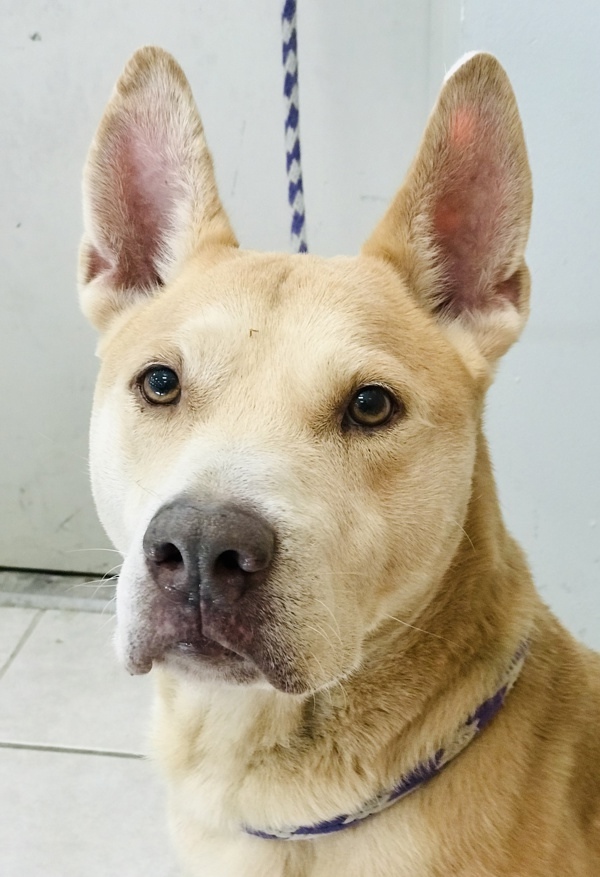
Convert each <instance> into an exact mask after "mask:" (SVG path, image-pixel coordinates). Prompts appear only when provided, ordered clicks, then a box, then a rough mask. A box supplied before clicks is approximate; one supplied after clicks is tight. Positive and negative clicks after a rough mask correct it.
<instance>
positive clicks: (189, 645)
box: [166, 636, 243, 659]
mask: <svg viewBox="0 0 600 877" xmlns="http://www.w3.org/2000/svg"><path fill="white" fill-rule="evenodd" d="M166 651H171V652H173V651H174V652H177V653H178V654H180V655H182V656H185V655H189V656H190V657H193V658H196V657H200V658H226V659H227V658H242V657H243V656H242V655H240V654H238V653H237V652H235V651H234V650H233V649H229V648H227V647H226V646H222V645H221V643H218V642H217V641H216V640H212V639H209V638H208V637H206V636H203V637H202V640H201V641H196V642H192V641H190V640H180V641H179V642H176V643H173V645H171V646H170V647H169V648H168V649H167V650H166Z"/></svg>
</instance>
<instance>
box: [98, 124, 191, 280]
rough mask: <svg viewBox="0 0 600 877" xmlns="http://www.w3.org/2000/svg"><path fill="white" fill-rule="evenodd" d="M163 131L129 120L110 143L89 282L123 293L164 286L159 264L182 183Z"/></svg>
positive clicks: (101, 175) (102, 167)
mask: <svg viewBox="0 0 600 877" xmlns="http://www.w3.org/2000/svg"><path fill="white" fill-rule="evenodd" d="M158 128H159V126H158V125H156V126H153V125H152V120H150V119H147V120H143V121H141V120H136V119H131V118H128V119H127V120H126V123H125V124H121V125H120V126H119V127H118V128H116V129H115V130H114V131H113V132H111V136H110V137H109V138H107V142H106V143H105V145H104V147H103V149H104V153H103V154H101V155H100V156H99V162H98V169H97V177H96V180H97V187H96V189H95V190H94V191H93V192H92V197H91V209H92V215H93V218H94V223H95V227H96V233H97V234H96V237H97V241H98V245H99V246H98V248H93V249H92V251H91V252H90V254H89V258H88V275H89V276H88V278H87V280H88V281H89V280H92V279H93V278H94V277H96V276H99V275H100V274H102V275H103V277H104V279H105V281H106V282H107V283H109V284H110V285H111V286H113V287H115V288H118V289H136V288H137V289H148V288H152V287H155V286H157V285H160V284H162V278H161V276H160V274H159V270H158V263H159V259H160V256H161V251H162V249H163V246H164V243H165V240H166V238H167V236H168V234H169V233H170V231H171V228H172V223H173V216H174V212H175V206H176V201H177V199H178V198H181V194H182V183H181V180H180V179H178V176H177V173H176V171H177V157H176V155H175V154H174V150H173V145H172V144H169V143H167V138H166V136H165V135H162V136H161V132H160V131H159V130H157V129H158ZM169 147H171V149H170V148H169Z"/></svg>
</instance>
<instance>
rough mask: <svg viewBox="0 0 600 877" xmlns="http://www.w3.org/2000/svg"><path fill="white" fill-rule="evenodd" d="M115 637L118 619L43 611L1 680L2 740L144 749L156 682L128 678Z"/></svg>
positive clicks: (93, 747) (69, 745)
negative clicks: (118, 658)
mask: <svg viewBox="0 0 600 877" xmlns="http://www.w3.org/2000/svg"><path fill="white" fill-rule="evenodd" d="M6 611H8V610H6V609H2V610H0V614H3V613H4V612H6ZM113 633H114V616H111V615H108V616H102V615H95V614H91V613H84V612H65V611H52V610H49V611H46V612H44V615H43V617H42V618H41V620H40V621H39V623H38V624H37V626H36V627H35V629H34V630H33V632H32V634H31V636H30V637H29V639H28V640H27V642H26V643H25V644H24V646H23V648H22V649H21V651H20V652H19V654H18V656H17V657H16V659H15V660H14V661H13V662H12V663H11V665H10V666H9V668H8V669H7V671H6V673H5V674H4V677H3V678H2V679H1V680H0V741H13V742H14V741H17V742H25V743H36V744H45V745H58V746H68V747H76V748H92V749H108V750H118V751H126V752H145V751H146V746H145V735H146V729H147V726H148V718H149V712H150V702H151V696H152V691H151V689H152V684H151V680H150V679H149V678H148V677H130V676H128V675H127V673H126V672H125V670H123V668H122V667H121V666H120V665H119V663H118V662H117V659H116V657H115V654H114V648H113V645H112V642H111V639H112V636H113Z"/></svg>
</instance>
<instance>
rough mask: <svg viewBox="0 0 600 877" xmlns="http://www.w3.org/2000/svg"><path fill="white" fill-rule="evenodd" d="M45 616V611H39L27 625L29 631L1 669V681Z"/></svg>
mask: <svg viewBox="0 0 600 877" xmlns="http://www.w3.org/2000/svg"><path fill="white" fill-rule="evenodd" d="M43 614H44V610H43V609H38V610H37V612H36V613H35V615H34V616H33V618H32V619H31V621H30V622H29V624H28V625H27V629H26V631H25V633H24V634H23V635H22V636H21V638H20V639H19V641H18V643H17V644H16V646H15V647H14V649H13V650H12V652H11V653H10V655H9V656H8V658H7V659H6V661H5V663H4V665H3V666H2V667H0V679H2V678H3V677H4V675H5V673H6V671H7V670H8V668H9V667H10V666H11V664H12V663H13V662H14V660H15V658H16V657H17V655H18V654H19V652H20V651H21V649H22V648H23V646H24V645H25V643H26V642H27V640H28V639H29V637H30V636H31V634H32V633H33V631H34V630H35V629H36V627H37V626H38V624H39V622H40V620H41V618H42V615H43Z"/></svg>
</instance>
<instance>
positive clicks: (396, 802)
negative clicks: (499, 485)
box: [80, 48, 600, 877]
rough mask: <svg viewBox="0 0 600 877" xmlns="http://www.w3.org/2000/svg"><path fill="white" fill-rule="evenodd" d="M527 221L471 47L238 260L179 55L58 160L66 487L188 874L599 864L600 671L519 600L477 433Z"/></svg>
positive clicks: (503, 113) (506, 336) (585, 869)
mask: <svg viewBox="0 0 600 877" xmlns="http://www.w3.org/2000/svg"><path fill="white" fill-rule="evenodd" d="M530 210H531V187H530V174H529V168H528V163H527V156H526V151H525V145H524V141H523V134H522V130H521V125H520V121H519V116H518V111H517V107H516V103H515V100H514V96H513V93H512V91H511V88H510V85H509V82H508V80H507V77H506V75H505V73H504V71H503V70H502V68H501V67H500V65H499V64H498V62H497V61H496V60H495V59H494V58H492V57H490V56H489V55H476V56H474V57H471V58H470V59H468V60H467V61H465V62H464V63H463V64H462V65H461V66H459V67H458V68H456V70H455V71H454V72H453V73H452V74H451V75H450V76H449V77H448V78H447V80H446V82H445V84H444V87H443V90H442V93H441V96H440V98H439V101H438V103H437V105H436V107H435V109H434V111H433V114H432V116H431V119H430V122H429V124H428V127H427V130H426V132H425V137H424V140H423V143H422V146H421V148H420V150H419V153H418V155H417V158H416V160H415V162H414V164H413V166H412V168H411V170H410V172H409V174H408V177H407V180H406V182H405V184H404V186H403V188H402V189H401V190H400V192H399V193H398V195H397V196H396V198H395V200H394V201H393V202H392V205H391V207H390V209H389V210H388V212H387V214H386V215H385V217H384V218H383V220H382V222H381V223H380V225H379V226H378V227H377V229H376V230H375V232H374V234H373V235H372V237H371V238H370V239H369V240H368V241H367V243H366V244H365V246H364V248H363V251H362V253H361V255H360V256H358V257H357V258H336V259H330V260H324V259H321V258H317V257H314V256H307V255H302V256H288V255H279V254H266V255H264V254H258V253H252V252H243V251H240V250H239V249H238V248H237V243H236V239H235V237H234V234H233V232H232V230H231V227H230V225H229V222H228V219H227V217H226V215H225V213H224V211H223V208H222V206H221V203H220V201H219V197H218V194H217V191H216V187H215V181H214V176H213V169H212V162H211V158H210V155H209V153H208V151H207V148H206V144H205V141H204V135H203V131H202V126H201V123H200V119H199V117H198V114H197V110H196V107H195V105H194V102H193V98H192V95H191V92H190V89H189V86H188V84H187V82H186V80H185V78H184V76H183V74H182V72H181V70H180V69H179V67H178V66H177V65H176V63H175V62H174V61H173V59H172V58H171V57H170V56H168V55H167V54H165V53H164V52H162V51H160V50H158V49H152V48H147V49H142V50H141V51H139V52H138V53H136V55H134V57H133V58H132V59H131V61H130V62H129V64H128V66H127V68H126V69H125V72H124V73H123V75H122V77H121V79H120V80H119V82H118V84H117V87H116V91H115V93H114V95H113V97H112V99H111V102H110V104H109V106H108V109H107V110H106V114H105V116H104V119H103V120H102V124H101V125H100V128H99V131H98V134H97V137H96V139H95V141H94V144H93V145H92V149H91V152H90V155H89V159H88V164H87V168H86V173H85V216H86V232H85V237H84V241H83V245H82V252H81V269H80V282H81V290H82V300H83V307H84V310H85V312H86V313H87V315H88V316H89V318H90V319H91V320H92V322H93V323H94V324H95V325H96V326H97V327H98V328H99V329H100V330H101V332H102V340H101V343H100V356H101V359H102V368H101V372H100V377H99V381H98V387H97V394H96V400H95V407H94V415H93V423H92V438H91V455H92V475H93V487H94V495H95V499H96V502H97V505H98V509H99V512H100V516H101V518H102V520H103V522H104V525H105V527H106V530H107V531H108V533H109V535H110V537H111V538H112V540H113V542H114V544H115V545H116V546H117V548H118V549H119V550H120V551H121V552H122V553H123V555H124V557H125V561H124V565H123V570H122V573H121V576H120V581H119V586H118V607H117V608H118V619H119V624H118V628H119V632H118V644H119V650H120V653H121V655H122V658H123V660H124V662H125V664H126V666H127V667H128V669H129V670H130V672H132V673H144V672H147V671H148V670H150V668H151V667H152V666H153V665H155V672H156V676H157V683H158V704H157V712H156V723H155V734H154V743H155V749H156V754H157V758H158V759H159V761H160V763H161V764H162V767H163V768H164V771H165V773H166V776H167V779H168V783H169V788H170V813H171V824H172V830H173V833H174V835H175V839H176V842H177V845H178V848H179V851H180V855H181V857H182V860H183V861H184V863H185V865H186V868H187V869H188V872H189V874H191V875H205V877H282V875H285V877H332V875H336V877H337V875H340V877H341V875H343V877H434V875H436V877H441V875H444V877H448V875H464V877H467V875H469V877H485V875H494V877H500V875H502V877H508V875H511V877H516V875H519V877H521V875H523V877H524V875H527V877H550V875H552V877H559V875H560V877H567V875H568V877H584V875H586V877H598V875H599V874H600V733H599V729H600V661H599V659H598V657H596V656H595V655H593V654H592V653H590V652H589V651H587V650H586V649H585V648H583V647H582V646H580V645H578V644H577V643H576V642H574V641H573V639H572V638H571V637H570V636H569V634H568V633H566V632H565V631H564V630H563V629H562V627H561V626H560V625H559V624H558V623H557V621H556V620H555V619H554V618H553V617H552V615H551V614H550V612H549V611H548V610H547V608H546V607H545V606H544V605H543V604H542V603H541V602H540V600H539V598H538V596H537V595H536V592H535V590H534V588H533V586H532V583H531V579H530V575H529V572H528V569H527V564H526V562H525V559H524V557H523V554H522V552H521V551H520V549H519V548H518V546H517V545H516V544H515V542H514V541H513V540H512V538H511V537H510V536H509V535H508V533H507V532H506V529H505V527H504V524H503V522H502V518H501V515H500V511H499V507H498V501H497V499H496V493H495V488H494V482H493V478H492V473H491V467H490V462H489V459H488V454H487V450H486V444H485V440H484V438H483V436H482V432H481V415H482V406H483V399H484V393H485V390H486V389H487V387H488V385H489V384H490V381H491V379H492V376H493V372H494V368H495V365H496V362H497V360H498V357H500V356H501V355H502V354H503V353H504V352H505V351H506V350H507V349H508V347H509V346H510V345H511V344H512V342H513V341H514V340H515V339H516V338H517V337H518V335H519V333H520V331H521V329H522V327H523V324H524V322H525V319H526V316H527V312H528V292H529V279H528V272H527V269H526V266H525V263H524V256H523V254H524V249H525V242H526V238H527V232H528V227H529V218H530ZM513 686H514V687H513ZM511 689H512V690H511ZM409 793H410V794H409ZM388 805H389V806H388ZM288 838H292V839H288Z"/></svg>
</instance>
